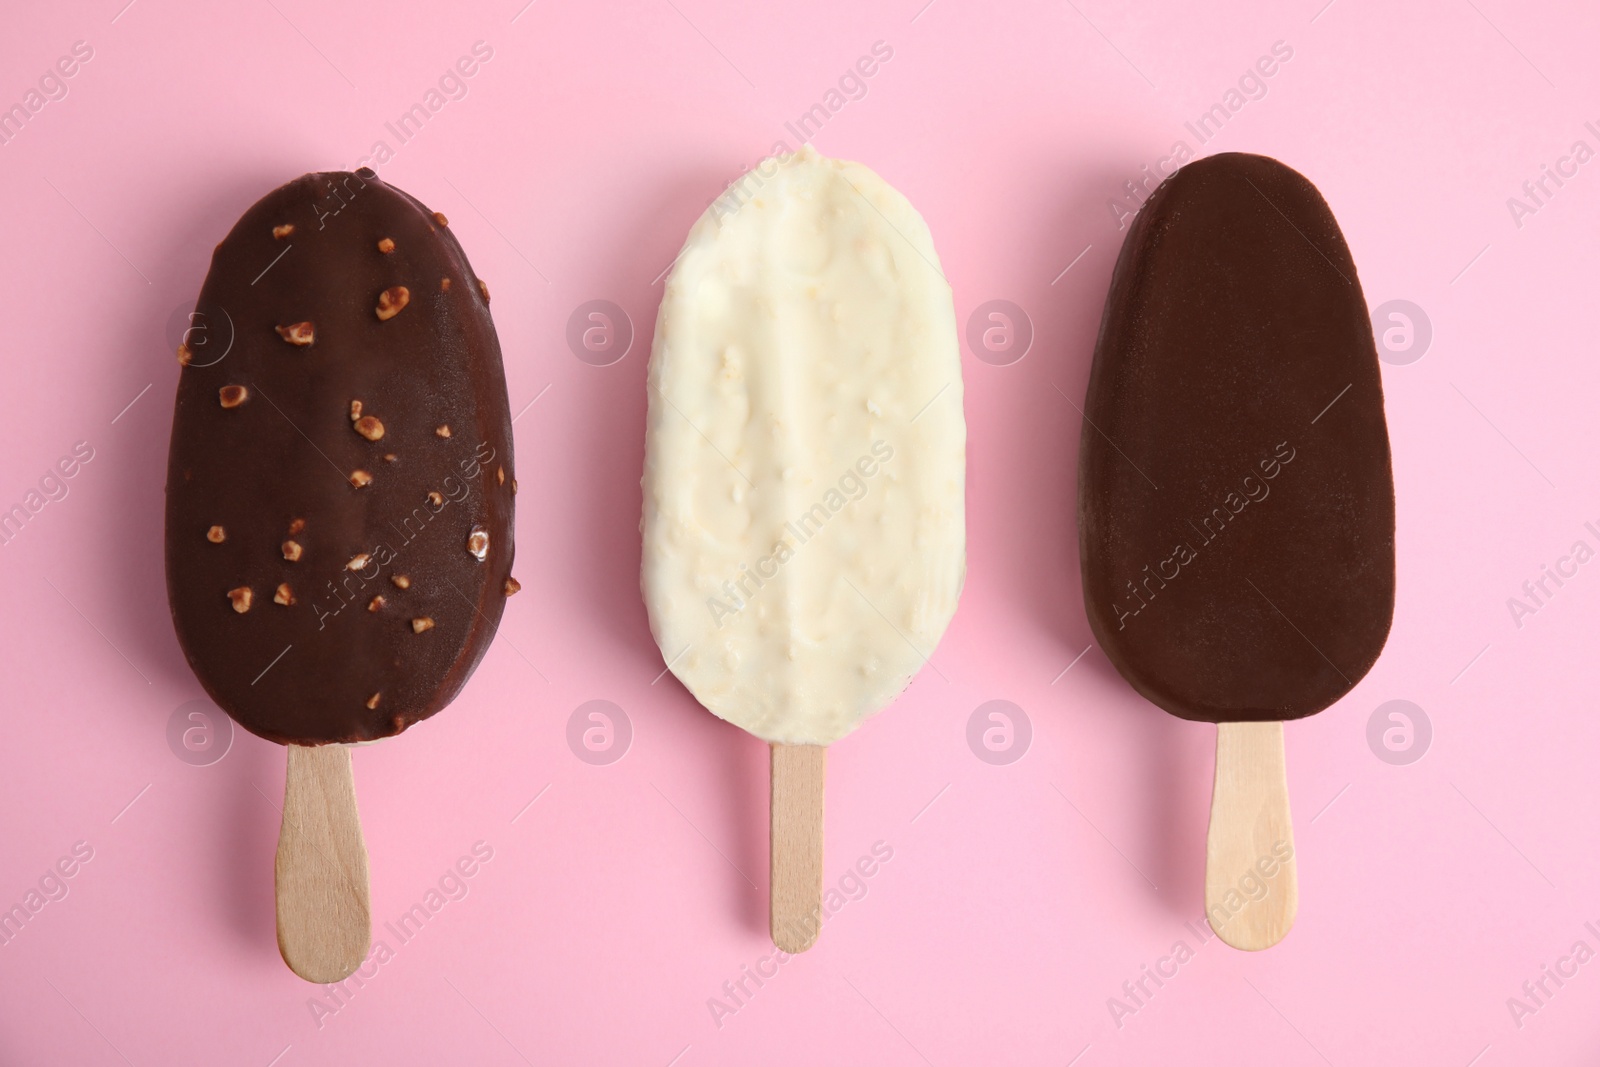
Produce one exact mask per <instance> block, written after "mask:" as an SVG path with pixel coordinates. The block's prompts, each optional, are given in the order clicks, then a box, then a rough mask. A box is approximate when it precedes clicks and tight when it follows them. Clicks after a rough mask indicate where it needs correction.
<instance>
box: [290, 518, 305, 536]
mask: <svg viewBox="0 0 1600 1067" xmlns="http://www.w3.org/2000/svg"><path fill="white" fill-rule="evenodd" d="M305 528H306V520H304V519H290V520H289V532H290V533H291V534H297V533H299V532H300V531H301V530H304V529H305Z"/></svg>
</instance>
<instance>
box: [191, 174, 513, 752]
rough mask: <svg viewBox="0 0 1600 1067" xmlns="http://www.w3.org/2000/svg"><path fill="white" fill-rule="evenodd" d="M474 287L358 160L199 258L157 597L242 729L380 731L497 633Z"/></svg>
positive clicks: (423, 222) (459, 679)
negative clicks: (163, 588)
mask: <svg viewBox="0 0 1600 1067" xmlns="http://www.w3.org/2000/svg"><path fill="white" fill-rule="evenodd" d="M452 281H454V282H465V283H466V284H454V285H452V284H450V282H452ZM476 281H477V276H476V275H475V274H473V272H472V267H471V266H470V264H468V262H467V258H466V256H465V254H464V253H463V252H462V251H461V246H460V245H459V244H457V243H456V239H455V237H454V236H453V235H452V234H451V233H450V230H449V229H448V226H447V224H446V223H445V222H444V220H443V216H437V215H435V214H434V213H432V212H430V211H429V210H428V209H427V208H425V207H424V206H423V205H422V204H421V203H419V202H418V201H416V200H415V199H413V198H412V197H410V196H408V195H407V194H405V193H403V192H401V191H400V190H398V189H395V188H394V187H393V186H390V185H386V184H385V183H384V182H382V181H381V180H379V179H378V178H377V176H376V175H375V174H373V173H372V172H371V171H370V170H363V171H360V172H357V173H354V174H350V173H325V174H307V175H305V176H304V177H301V178H298V179H296V180H295V181H292V182H290V183H289V184H287V185H285V186H283V187H281V188H279V189H277V190H275V191H273V192H272V193H270V194H268V195H267V196H266V197H265V198H263V199H262V200H261V201H259V202H258V203H257V204H256V205H255V206H254V207H252V208H250V210H249V211H247V212H246V213H245V215H244V217H243V218H242V219H240V220H239V222H238V223H237V224H236V225H235V226H234V228H233V230H232V232H231V233H229V234H228V236H227V238H226V239H224V240H223V242H222V243H221V244H220V245H218V246H217V249H216V251H215V253H214V254H213V256H212V260H211V270H210V273H209V274H208V275H207V276H206V281H205V285H204V287H203V288H202V289H201V291H200V298H199V301H198V303H197V318H196V319H195V323H196V326H197V327H198V326H200V325H202V324H203V325H204V326H205V328H206V331H207V339H206V343H205V344H204V345H201V344H199V343H198V340H197V341H196V343H195V344H194V345H191V344H189V343H188V340H189V339H187V338H186V343H185V344H184V345H182V346H180V348H179V350H178V358H179V361H180V362H181V363H183V364H184V366H183V369H182V371H181V373H180V376H179V382H178V398H177V409H176V412H175V414H174V416H173V422H172V449H171V453H170V456H169V459H168V467H167V518H166V565H167V591H168V596H169V598H170V600H171V605H172V619H173V623H174V625H175V626H176V628H177V632H178V640H179V642H180V644H181V645H182V646H183V650H184V654H185V655H186V656H187V657H188V660H189V665H190V666H191V667H192V668H193V669H194V672H195V674H196V675H197V676H198V677H199V679H200V682H201V684H202V685H204V686H205V688H206V691H207V692H208V693H209V694H210V695H211V697H212V699H214V700H215V701H216V702H217V703H218V704H219V705H220V706H221V707H222V708H224V709H225V710H226V711H227V712H228V713H229V714H230V715H232V716H233V717H234V719H236V720H237V721H238V722H239V724H240V725H242V726H243V727H245V728H246V729H247V730H250V731H251V732H252V733H256V734H259V735H261V736H262V737H265V738H268V739H270V740H273V741H277V742H280V743H283V744H301V745H315V744H325V743H329V742H353V741H368V740H372V739H375V738H380V737H388V736H390V735H392V734H397V733H399V732H400V731H402V730H404V729H405V728H406V727H408V726H410V725H411V724H412V723H414V722H418V721H420V720H422V719H425V718H427V717H428V716H430V715H432V714H434V713H435V712H437V711H439V710H440V709H441V708H443V707H444V706H445V705H446V704H448V703H449V702H450V701H451V699H453V698H454V697H455V695H456V693H457V692H459V691H460V689H461V687H462V685H463V684H465V682H466V680H467V677H468V676H469V675H470V674H471V673H472V671H473V669H474V668H475V667H476V666H477V664H478V661H479V660H480V659H481V658H482V657H483V654H484V652H485V651H486V650H487V648H488V646H489V642H490V641H491V640H492V639H493V637H494V633H495V630H496V629H497V627H498V626H499V621H500V614H501V611H502V610H503V608H504V604H505V597H506V592H505V590H506V588H507V584H508V582H509V581H510V580H511V563H512V555H513V550H514V545H513V543H512V514H513V501H512V496H513V490H514V487H515V481H514V477H515V468H514V467H513V466H512V451H511V415H510V407H509V405H508V403H507V399H506V385H505V375H504V372H503V370H502V368H501V362H500V344H499V341H498V339H497V338H496V336H495V330H494V323H493V321H492V320H491V319H490V317H489V309H488V305H487V301H486V300H485V299H484V298H483V296H482V294H481V289H480V287H479V285H477V284H475V283H476ZM230 336H231V344H230V343H229V337H230ZM445 425H448V426H449V427H450V434H449V436H441V435H440V434H439V433H437V432H436V430H437V428H438V427H441V426H445Z"/></svg>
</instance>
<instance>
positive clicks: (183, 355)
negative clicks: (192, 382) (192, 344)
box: [178, 342, 194, 367]
mask: <svg viewBox="0 0 1600 1067" xmlns="http://www.w3.org/2000/svg"><path fill="white" fill-rule="evenodd" d="M193 361H194V353H193V352H191V351H190V350H189V345H188V342H181V343H179V345H178V364H179V365H180V366H183V367H187V366H188V365H189V364H190V363H191V362H193Z"/></svg>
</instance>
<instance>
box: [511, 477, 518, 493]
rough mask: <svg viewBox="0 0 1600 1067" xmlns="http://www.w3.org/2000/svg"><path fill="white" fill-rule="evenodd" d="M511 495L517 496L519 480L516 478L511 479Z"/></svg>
mask: <svg viewBox="0 0 1600 1067" xmlns="http://www.w3.org/2000/svg"><path fill="white" fill-rule="evenodd" d="M511 495H512V496H516V495H517V480H516V479H515V478H513V479H511Z"/></svg>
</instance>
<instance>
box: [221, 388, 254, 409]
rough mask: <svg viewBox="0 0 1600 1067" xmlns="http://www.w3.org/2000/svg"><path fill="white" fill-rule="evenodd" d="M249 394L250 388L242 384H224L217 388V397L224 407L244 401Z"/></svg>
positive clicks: (236, 405) (237, 404)
mask: <svg viewBox="0 0 1600 1067" xmlns="http://www.w3.org/2000/svg"><path fill="white" fill-rule="evenodd" d="M249 395H250V390H248V389H246V388H245V387H244V386H242V385H224V386H223V387H222V388H221V389H218V390H217V398H218V399H219V400H221V401H222V406H223V407H225V408H236V407H238V406H239V405H240V404H243V403H244V402H245V398H246V397H248V396H249Z"/></svg>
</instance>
